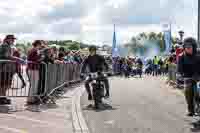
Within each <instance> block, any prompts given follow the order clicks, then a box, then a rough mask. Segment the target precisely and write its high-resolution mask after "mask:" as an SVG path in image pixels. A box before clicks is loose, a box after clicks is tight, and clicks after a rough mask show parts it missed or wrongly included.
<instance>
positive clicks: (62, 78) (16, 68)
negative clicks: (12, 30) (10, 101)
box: [0, 60, 81, 98]
mask: <svg viewBox="0 0 200 133" xmlns="http://www.w3.org/2000/svg"><path fill="white" fill-rule="evenodd" d="M80 67H81V65H80V64H44V63H41V64H36V63H33V62H28V63H27V64H26V65H22V64H20V63H19V62H16V61H10V60H0V97H28V98H30V97H43V96H47V95H50V94H51V93H53V92H54V91H55V90H56V89H58V88H61V87H64V86H65V84H68V83H70V82H74V81H77V80H80ZM20 75H21V77H23V79H24V80H25V83H26V86H25V87H23V88H22V85H23V84H22V81H21V79H20Z"/></svg>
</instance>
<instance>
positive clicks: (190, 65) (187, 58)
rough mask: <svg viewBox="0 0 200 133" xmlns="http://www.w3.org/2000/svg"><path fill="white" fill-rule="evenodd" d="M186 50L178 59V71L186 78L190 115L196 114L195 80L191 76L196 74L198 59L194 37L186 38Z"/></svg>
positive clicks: (185, 84) (184, 46)
mask: <svg viewBox="0 0 200 133" xmlns="http://www.w3.org/2000/svg"><path fill="white" fill-rule="evenodd" d="M183 48H184V52H183V55H182V56H180V58H179V60H178V73H179V74H181V75H182V76H183V78H184V86H185V88H184V89H185V98H186V102H187V105H188V116H193V115H194V106H193V96H194V91H193V87H194V84H195V83H194V82H193V80H191V78H192V77H193V76H194V75H195V68H196V63H197V62H196V61H197V58H196V57H197V56H196V53H197V42H196V40H195V39H193V38H186V39H185V40H184V45H183Z"/></svg>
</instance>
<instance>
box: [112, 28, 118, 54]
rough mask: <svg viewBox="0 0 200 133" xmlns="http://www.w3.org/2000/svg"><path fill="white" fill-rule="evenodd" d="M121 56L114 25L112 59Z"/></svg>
mask: <svg viewBox="0 0 200 133" xmlns="http://www.w3.org/2000/svg"><path fill="white" fill-rule="evenodd" d="M117 56H119V50H118V48H117V44H116V33H115V25H114V33H113V44H112V57H117Z"/></svg>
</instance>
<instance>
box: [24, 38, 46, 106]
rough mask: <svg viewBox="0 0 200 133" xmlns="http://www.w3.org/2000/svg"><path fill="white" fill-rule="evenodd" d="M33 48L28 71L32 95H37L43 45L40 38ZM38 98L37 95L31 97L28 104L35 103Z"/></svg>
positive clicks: (28, 57) (30, 53)
mask: <svg viewBox="0 0 200 133" xmlns="http://www.w3.org/2000/svg"><path fill="white" fill-rule="evenodd" d="M32 46H33V47H32V48H31V49H30V50H29V51H28V56H27V60H28V67H27V73H28V77H29V80H30V85H31V87H30V90H29V94H30V95H31V96H33V95H37V93H38V86H39V80H40V74H39V73H40V63H41V60H42V58H41V55H40V49H41V47H42V42H41V41H40V40H36V41H34V42H33V44H32ZM37 102H38V100H37V99H36V98H35V97H29V98H28V100H27V104H35V103H37Z"/></svg>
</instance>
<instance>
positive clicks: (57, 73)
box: [46, 63, 81, 95]
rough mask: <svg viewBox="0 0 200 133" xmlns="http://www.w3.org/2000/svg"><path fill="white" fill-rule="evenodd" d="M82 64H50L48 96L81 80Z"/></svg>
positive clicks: (48, 67) (48, 69)
mask: <svg viewBox="0 0 200 133" xmlns="http://www.w3.org/2000/svg"><path fill="white" fill-rule="evenodd" d="M80 67H81V65H80V64H70V63H68V64H48V65H47V80H46V82H47V83H46V95H50V94H52V93H53V92H54V91H55V90H56V89H58V88H62V87H64V86H65V85H66V84H69V83H71V82H76V81H79V80H80Z"/></svg>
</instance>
